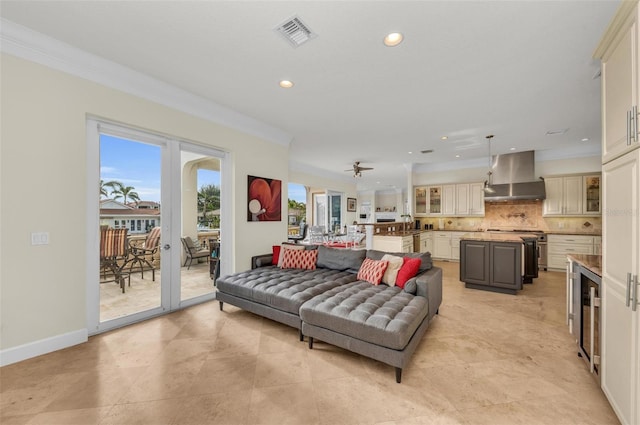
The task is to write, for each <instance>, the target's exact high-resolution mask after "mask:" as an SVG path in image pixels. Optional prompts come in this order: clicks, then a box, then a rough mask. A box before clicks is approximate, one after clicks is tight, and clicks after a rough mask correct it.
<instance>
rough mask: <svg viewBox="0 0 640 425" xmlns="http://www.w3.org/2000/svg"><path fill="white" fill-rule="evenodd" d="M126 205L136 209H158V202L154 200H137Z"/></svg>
mask: <svg viewBox="0 0 640 425" xmlns="http://www.w3.org/2000/svg"><path fill="white" fill-rule="evenodd" d="M127 206H129V207H131V208H138V209H159V208H160V204H159V203H157V202H156V201H138V202H128V203H127Z"/></svg>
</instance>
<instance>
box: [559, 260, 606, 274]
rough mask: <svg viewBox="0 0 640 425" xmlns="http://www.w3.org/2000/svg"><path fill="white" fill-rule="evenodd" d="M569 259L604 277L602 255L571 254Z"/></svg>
mask: <svg viewBox="0 0 640 425" xmlns="http://www.w3.org/2000/svg"><path fill="white" fill-rule="evenodd" d="M567 258H569V260H571V261H574V262H576V263H578V264H580V266H582V267H584V268H585V269H587V270H590V271H592V272H593V273H595V274H597V275H598V276H600V277H602V255H588V254H570V255H567Z"/></svg>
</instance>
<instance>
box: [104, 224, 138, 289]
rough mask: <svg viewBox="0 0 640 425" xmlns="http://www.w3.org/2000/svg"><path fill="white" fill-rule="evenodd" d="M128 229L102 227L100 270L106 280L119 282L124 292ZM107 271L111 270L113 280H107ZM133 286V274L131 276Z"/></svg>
mask: <svg viewBox="0 0 640 425" xmlns="http://www.w3.org/2000/svg"><path fill="white" fill-rule="evenodd" d="M127 230H128V229H111V228H101V229H100V271H101V272H102V277H103V279H101V280H100V283H104V282H118V284H119V285H120V288H122V293H124V274H123V272H122V270H123V269H124V266H125V265H126V261H127V256H128V245H127ZM107 271H110V272H111V275H112V276H113V280H107ZM129 286H131V276H129Z"/></svg>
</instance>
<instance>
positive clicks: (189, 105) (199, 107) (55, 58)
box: [0, 18, 293, 146]
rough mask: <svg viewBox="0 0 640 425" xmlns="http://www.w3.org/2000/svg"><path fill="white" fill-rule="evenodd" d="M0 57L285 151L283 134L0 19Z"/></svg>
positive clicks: (288, 139)
mask: <svg viewBox="0 0 640 425" xmlns="http://www.w3.org/2000/svg"><path fill="white" fill-rule="evenodd" d="M0 51H1V52H2V53H6V54H9V55H13V56H17V57H19V58H21V59H25V60H28V61H31V62H35V63H38V64H40V65H44V66H47V67H49V68H52V69H55V70H58V71H62V72H65V73H67V74H71V75H74V76H76V77H79V78H83V79H85V80H89V81H93V82H95V83H98V84H102V85H104V86H106V87H109V88H112V89H115V90H119V91H122V92H125V93H128V94H131V95H133V96H136V97H140V98H142V99H146V100H149V101H152V102H155V103H158V104H161V105H164V106H167V107H169V108H172V109H176V110H178V111H181V112H184V113H187V114H189V115H193V116H196V117H198V118H202V119H204V120H207V121H210V122H214V123H216V124H220V125H223V126H225V127H230V128H233V129H235V130H238V131H241V132H243V133H247V134H250V135H252V136H256V137H259V138H261V139H265V140H268V141H270V142H273V143H277V144H279V145H284V146H289V144H290V143H291V140H292V139H293V138H292V136H291V135H289V134H287V133H286V132H284V131H282V130H280V129H278V128H276V127H273V126H270V125H268V124H266V123H263V122H261V121H258V120H256V119H253V118H251V117H248V116H246V115H242V114H240V113H238V112H236V111H233V110H231V109H229V108H226V107H224V106H222V105H220V104H218V103H215V102H213V101H211V100H209V99H206V98H204V97H202V96H198V95H195V94H193V93H190V92H188V91H186V90H182V89H180V88H177V87H175V86H172V85H170V84H167V83H164V82H162V81H160V80H157V79H155V78H152V77H149V76H148V75H145V74H143V73H140V72H138V71H134V70H132V69H130V68H127V67H125V66H122V65H119V64H117V63H115V62H112V61H109V60H106V59H104V58H101V57H99V56H96V55H93V54H91V53H88V52H85V51H84V50H80V49H78V48H76V47H73V46H70V45H68V44H66V43H63V42H61V41H59V40H56V39H54V38H51V37H49V36H46V35H44V34H41V33H39V32H36V31H33V30H31V29H29V28H27V27H24V26H22V25H19V24H16V23H15V22H12V21H9V20H7V19H4V18H0Z"/></svg>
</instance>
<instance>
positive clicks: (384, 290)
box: [300, 281, 429, 350]
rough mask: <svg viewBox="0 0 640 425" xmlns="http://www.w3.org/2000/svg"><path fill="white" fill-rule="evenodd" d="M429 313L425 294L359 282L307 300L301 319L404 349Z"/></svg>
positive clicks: (363, 338)
mask: <svg viewBox="0 0 640 425" xmlns="http://www.w3.org/2000/svg"><path fill="white" fill-rule="evenodd" d="M428 312H429V305H428V300H427V299H426V298H424V297H419V296H415V295H411V294H408V293H406V292H404V291H403V290H402V289H400V288H398V287H395V286H393V287H389V286H386V285H377V286H374V285H371V284H369V283H367V282H362V281H356V282H353V283H349V284H347V285H343V286H341V287H339V288H333V289H330V290H328V291H326V292H324V293H322V294H320V295H318V296H315V297H313V298H312V299H310V300H309V301H307V302H305V303H304V304H303V305H302V307H300V318H301V319H302V320H303V321H304V322H306V323H308V324H310V325H314V326H318V327H321V328H325V329H330V330H332V331H334V332H338V333H341V334H343V335H348V336H352V337H354V338H357V339H360V340H363V341H366V342H370V343H372V344H377V345H381V346H383V347H387V348H391V349H394V350H402V349H403V348H404V347H405V346H406V345H407V343H408V342H409V340H410V339H411V336H412V335H413V334H414V332H415V331H416V329H418V326H420V324H421V323H422V321H423V320H424V319H425V317H427V314H428Z"/></svg>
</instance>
